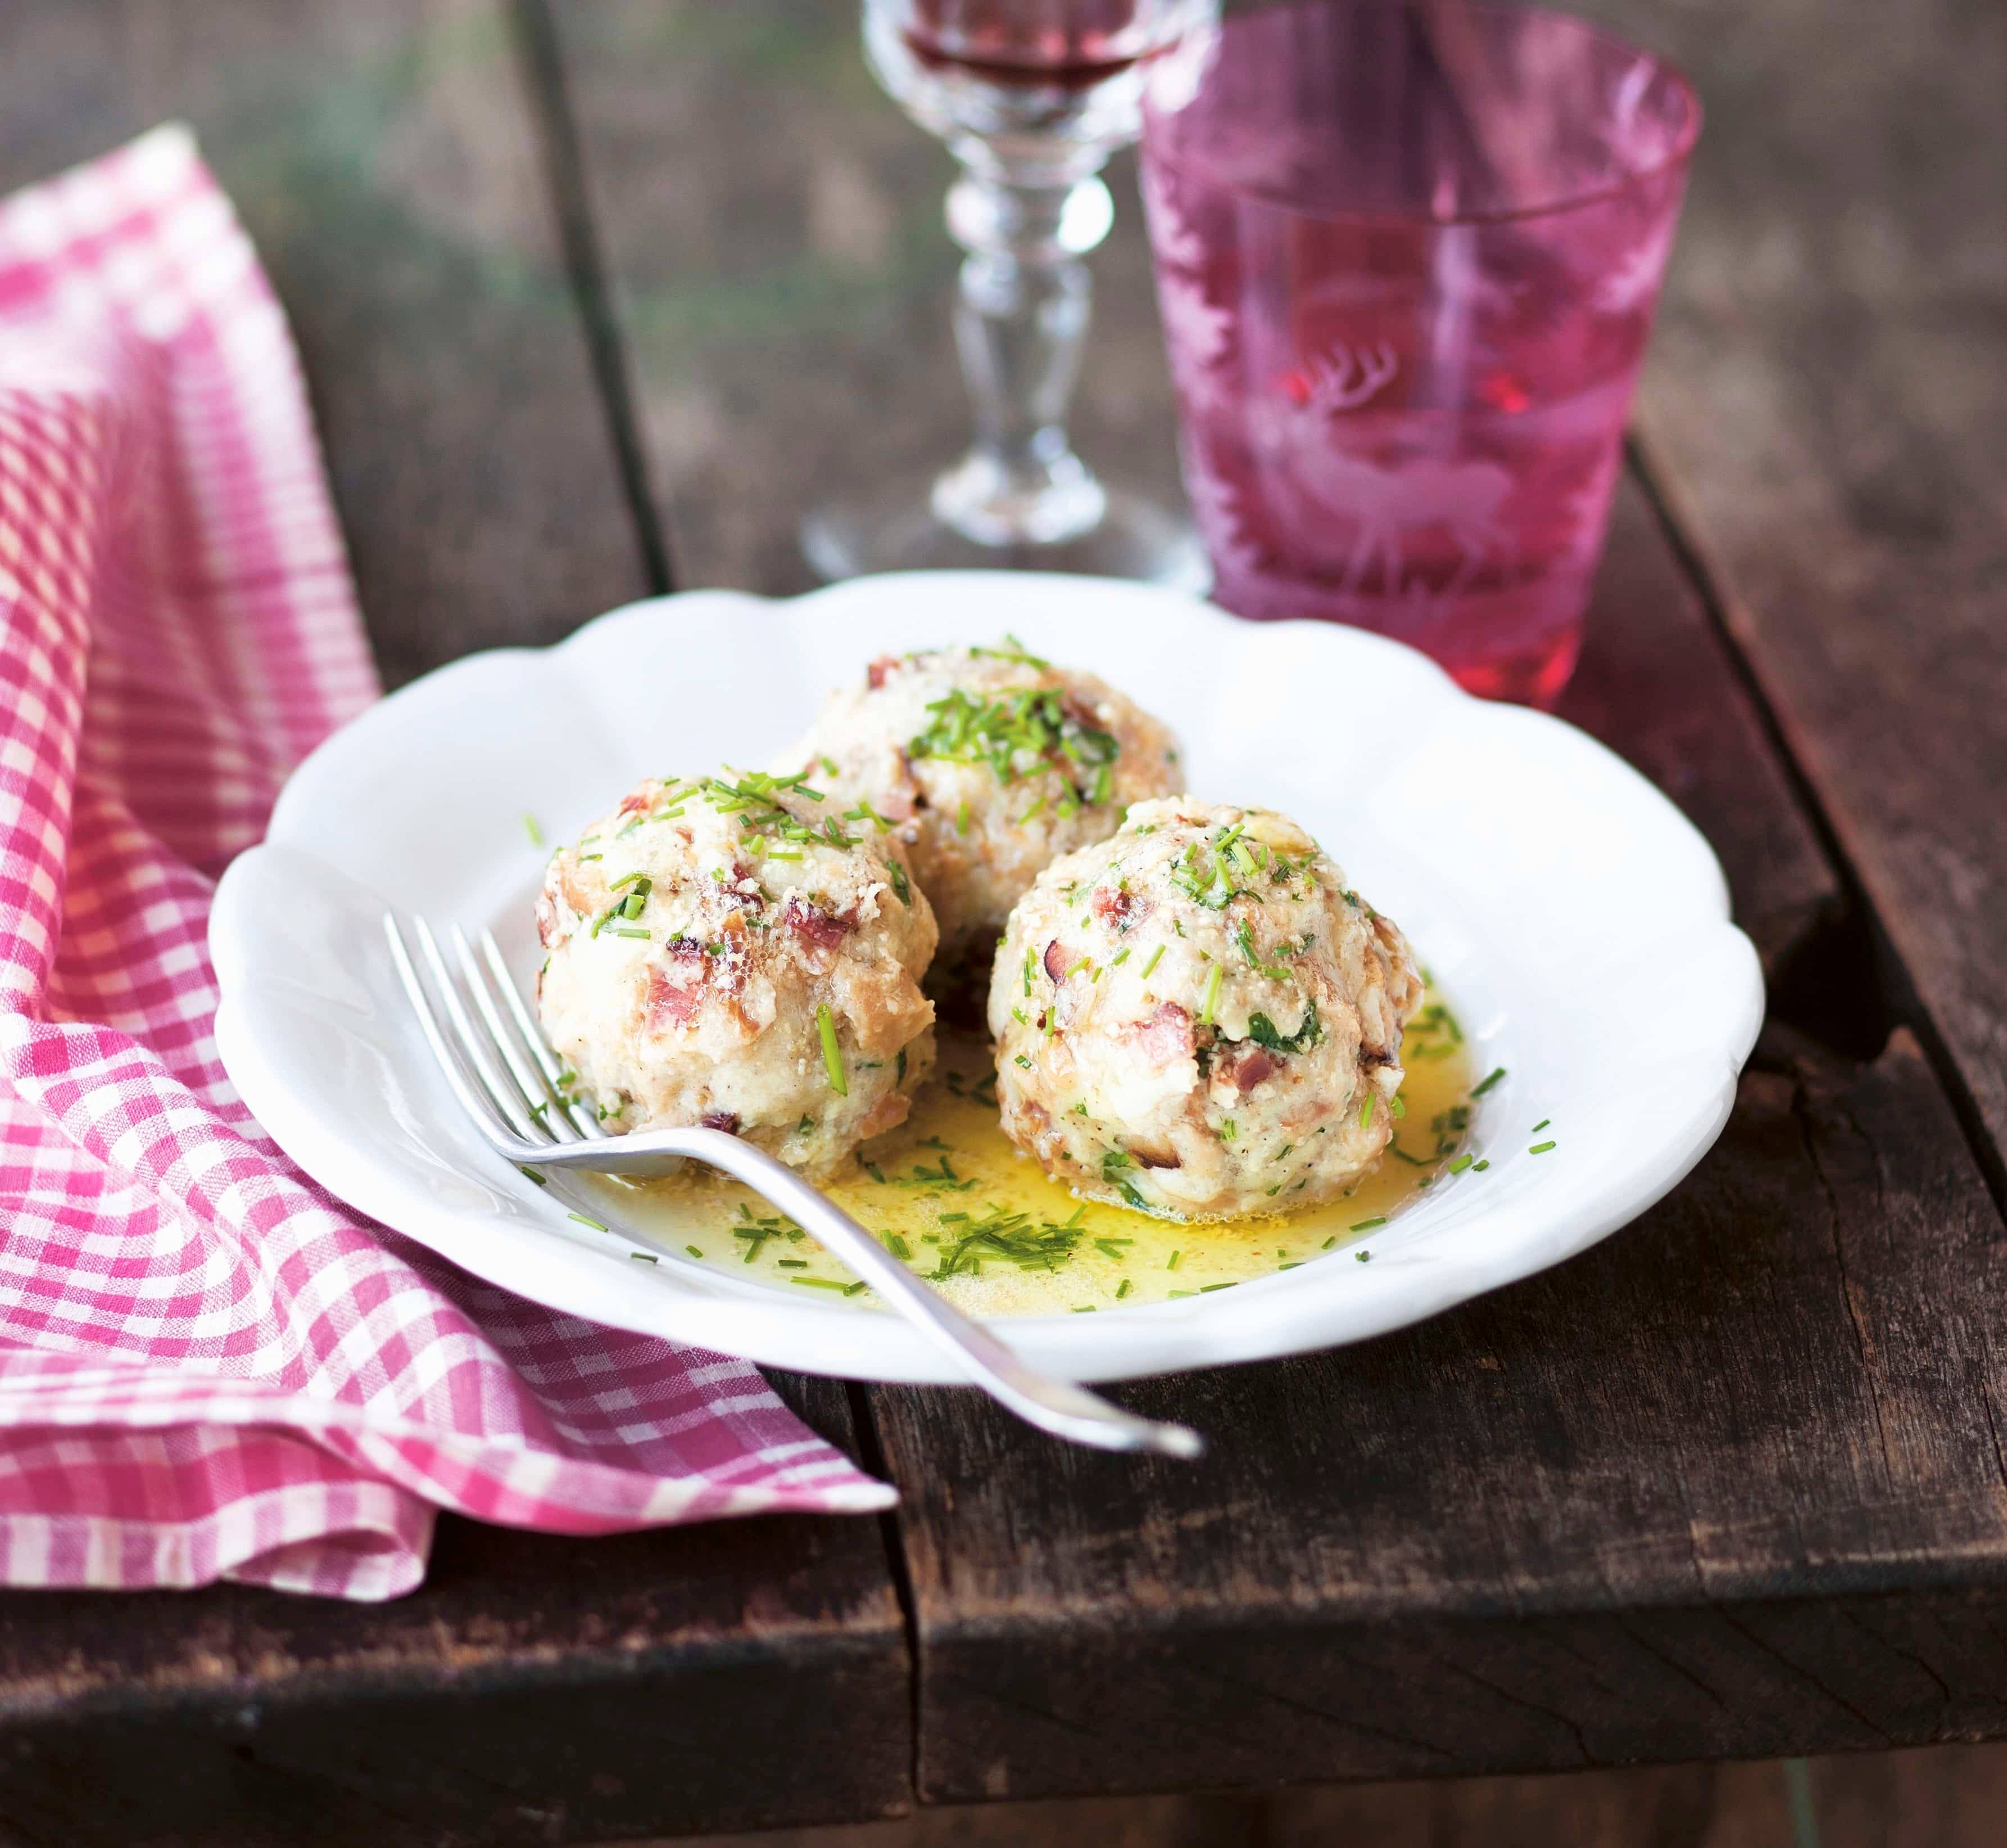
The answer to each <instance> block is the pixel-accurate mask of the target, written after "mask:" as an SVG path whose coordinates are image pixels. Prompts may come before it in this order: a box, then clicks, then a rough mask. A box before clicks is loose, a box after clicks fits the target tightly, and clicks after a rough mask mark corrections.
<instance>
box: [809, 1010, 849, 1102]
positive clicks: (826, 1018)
mask: <svg viewBox="0 0 2007 1848" xmlns="http://www.w3.org/2000/svg"><path fill="white" fill-rule="evenodd" d="M816 1031H817V1032H818V1033H819V1034H820V1035H822V1063H823V1069H824V1070H825V1071H827V1073H828V1074H829V1088H830V1089H831V1090H832V1091H834V1092H835V1093H836V1095H838V1097H848V1096H849V1095H850V1081H849V1080H848V1079H847V1078H846V1077H844V1075H843V1054H842V1053H841V1051H840V1050H839V1049H838V1046H837V1043H836V1016H835V1015H834V1014H832V1013H831V1011H830V1007H829V1003H827V1001H825V1002H824V1003H822V1005H821V1006H820V1007H818V1008H817V1010H816Z"/></svg>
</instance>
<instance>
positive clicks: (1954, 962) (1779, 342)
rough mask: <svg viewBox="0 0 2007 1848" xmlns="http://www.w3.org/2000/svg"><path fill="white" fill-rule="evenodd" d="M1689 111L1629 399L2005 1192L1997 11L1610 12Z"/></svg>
mask: <svg viewBox="0 0 2007 1848" xmlns="http://www.w3.org/2000/svg"><path fill="white" fill-rule="evenodd" d="M1612 10H1614V11H1615V12H1617V14H1618V16H1620V17H1621V18H1622V19H1624V20H1625V21H1626V22H1627V23H1628V24H1630V25H1631V26H1633V27H1634V28H1635V30H1637V31H1638V34H1640V35H1641V36H1642V37H1645V38H1646V39H1647V40H1649V41H1651V42H1653V43H1656V44H1660V45H1662V46H1663V47H1665V48H1667V49H1669V50H1670V51H1671V52H1672V53H1673V54H1674V55H1675V56H1677V58H1680V59H1681V61H1683V62H1684V63H1685V64H1686V65H1687V66H1688V69H1690V70H1691V72H1692V73H1693V74H1694V76H1695V79H1696V80H1697V82H1698V86H1699V87H1700V89H1701V90H1702V94H1703V96H1704V97H1705V100H1706V102H1707V104H1708V108H1709V122H1708V127H1707V130H1706V132H1705V136H1704V137H1703V139H1702V145H1701V149H1700V153H1699V157H1698V162H1697V164H1696V166H1695V173H1694V178H1693V184H1692V188H1691V198H1690V201H1689V203H1688V210H1687V214H1686V223H1685V225H1684V229H1683V231H1682V233H1681V242H1680V247H1679V249H1678V251H1677V255H1676V257H1675V259H1674V266H1673V270H1672V273H1671V276H1670V282H1669V286H1668V288H1667V294H1666V299H1665V303H1664V306H1663V311H1662V312H1661V315H1660V326H1659V330H1658V334H1657V337H1656V344H1655V348H1654V351H1653V359H1652V363H1651V365H1650V366H1649V369H1648V374H1647V379H1646V383H1645V397H1644V402H1645V420H1646V427H1647V430H1648V432H1649V437H1650V439H1651V443H1652V449H1653V453H1654V454H1655V455H1656V457H1658V458H1659V459H1660V463H1661V464H1662V466H1663V469H1664V471H1665V473H1666V475H1667V481H1668V485H1669V488H1670V492H1671V493H1672V495H1673V497H1674V500H1675V502H1676V503H1677V506H1679V507H1680V508H1681V510H1683V511H1684V514H1685V516H1686V517H1687V518H1688V523H1689V524H1690V525H1691V528H1692V530H1693V531H1695V534H1696V535H1697V537H1698V541H1699V544H1700V545H1701V548H1702V551H1703V552H1704V553H1705V556H1706V557H1707V558H1708V559H1709V560H1710V561H1711V563H1712V566H1713V568H1714V570H1715V572H1716V576H1717V578H1718V581H1719V583H1720V586H1721V588H1722V593H1723V604H1724V607H1725V608H1726V612H1727V617H1728V620H1729V622H1730V625H1731V626H1732V628H1733V630H1734V633H1735V636H1736V637H1737V640H1738V642H1739V643H1740V644H1741V646H1742V647H1744V649H1745V651H1747V653H1748V657H1749V658H1750V660H1751V662H1752V663H1753V664H1754V665H1755V668H1756V671H1757V672H1758V675H1759V676H1760V679H1761V680H1762V685H1763V687H1764V689H1765V692H1766V693H1767V694H1768V696H1769V700H1770V701H1771V703H1772V705H1773V706H1774V707H1775V708H1776V713H1777V714H1778V717H1779V721H1780V722H1781V724H1782V725H1783V729H1784V732H1785V733H1786V735H1787V737H1788V738H1789V739H1790V742H1791V745H1792V748H1793V750H1794V755H1796V756H1797V759H1798V760H1799V761H1800V763H1801V764H1802V765H1803V766H1804V769H1805V770H1806V771H1807V772H1808V774H1809V776H1810V777H1811V780H1812V781H1813V782H1814V783H1815V785H1816V786H1817V788H1818V792H1819V793H1820V796H1821V799H1822V802H1823V803H1824V805H1825V810H1826V813H1827V814H1828V816H1829V818H1830V820H1831V823H1832V828H1833V831H1834V832H1835V834H1836V836H1837V837H1838V838H1839V841H1840V842H1841V843H1842V845H1843V848H1844V849H1845V852H1846V853H1847V855H1848V857H1849V859H1850V861H1851V862H1852V864H1853V866H1854V868H1855V869H1856V870H1857V873H1858V874H1859V876H1860V880H1861V883H1862V885H1863V886H1864V888H1865V889H1866V890H1867V892H1868V894H1869V896H1870V897H1871V899H1872V900H1873V901H1874V905H1875V910H1876V912H1877V913H1878V917H1879V919H1880V921H1881V923H1882V927H1883V928H1884V929H1885V931H1886V933H1887V934H1888V937H1889V940H1890V941H1891V942H1892V944H1893V946H1894V947H1895V949H1896V951H1897V952H1898V953H1899V957H1900V959H1901V961H1902V964H1903V966H1904V967H1905V968H1906V970H1907V972H1908V974H1909V976H1910V979H1912V980H1913V981H1914V985H1915V988H1916V991H1917V996H1918V997H1919V999H1920V1000H1921V1007H1922V1009H1923V1010H1924V1015H1925V1017H1926V1018H1927V1021H1928V1031H1929V1032H1931V1035H1934V1036H1935V1039H1937V1040H1938V1041H1940V1042H1942V1046H1944V1048H1945V1049H1946V1051H1947V1053H1948V1055H1949V1063H1950V1065H1951V1066H1952V1067H1953V1068H1955V1070H1956V1073H1957V1074H1958V1077H1959V1081H1960V1082H1961V1083H1962V1084H1963V1087H1964V1088H1966V1090H1967V1091H1968V1092H1969V1093H1970V1097H1971V1099H1972V1100H1973V1104H1974V1106H1975V1111H1974V1114H1975V1115H1976V1116H1977V1118H1978V1119H1979V1120H1981V1121H1982V1122H1983V1123H1984V1130H1985V1134H1986V1136H1987V1137H1988V1141H1989V1143H1990V1148H1989V1150H1988V1166H1989V1168H1990V1169H1991V1173H1992V1176H1993V1179H1994V1180H1995V1185H1996V1188H1998V1187H1999V1186H2001V1185H2002V1183H2007V1165H2003V1163H2002V1158H2001V1155H2000V1151H2002V1149H2003V1148H2007V954H2002V949H2003V944H2004V943H2007V936H2003V933H2002V924H2001V919H2002V916H2003V915H2007V802H2003V801H2002V799H2001V795H2000V792H2002V789H2007V622H2002V612H2003V608H2007V601H2003V599H2007V541H2003V537H2002V535H2003V526H2002V517H2001V510H2002V506H2003V505H2007V446H2003V445H2002V443H2001V441H2000V432H2001V431H2002V428H2003V427H2007V254H2004V253H2007V240H2003V238H2002V224H2007V109H2003V108H2002V105H2001V98H2002V95H2003V93H2007V12H2002V9H2000V8H1998V6H1995V5H1990V4H1988V3H1987V0H1917V3H1916V4H1912V5H1903V6H1899V7H1887V6H1882V5H1875V4H1874V3H1873V0H1777V3H1776V4H1766V5H1763V6H1761V7H1756V8H1749V7H1745V6H1742V5H1735V4H1734V3H1733V0H1677V3H1676V4H1673V5H1664V4H1660V3H1659V0H1649V3H1645V0H1624V4H1622V5H1617V6H1616V7H1615V8H1614V9H1612Z"/></svg>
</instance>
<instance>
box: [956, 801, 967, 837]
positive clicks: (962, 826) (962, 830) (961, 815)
mask: <svg viewBox="0 0 2007 1848" xmlns="http://www.w3.org/2000/svg"><path fill="white" fill-rule="evenodd" d="M954 831H955V832H956V833H957V834H967V833H968V803H967V802H964V803H963V804H962V805H961V807H960V808H958V809H956V810H955V812H954Z"/></svg>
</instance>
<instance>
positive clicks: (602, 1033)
mask: <svg viewBox="0 0 2007 1848" xmlns="http://www.w3.org/2000/svg"><path fill="white" fill-rule="evenodd" d="M836 808H837V805H836V804H835V803H834V802H832V801H831V800H830V799H829V798H828V796H827V793H826V792H822V791H820V790H818V789H817V788H816V787H815V785H813V784H810V783H809V782H807V781H806V780H805V779H802V778H773V777H767V776H761V775H758V774H743V773H739V772H736V771H726V772H725V773H724V774H722V775H721V776H720V777H707V778H697V779H694V780H690V779H683V780H678V781H668V782H663V781H655V780H653V779H651V780H650V781H647V782H644V783H643V784H641V785H640V786H639V787H638V788H636V789H635V790H633V792H631V793H630V795H628V796H627V797H626V799H625V800H624V801H623V802H622V803H621V805H620V806H619V808H618V809H616V811H615V812H614V813H612V814H611V815H608V816H605V818H604V819H603V820H600V821H598V822H595V823H593V825H592V826H591V827H588V828H587V830H586V831H585V833H584V836H583V838H581V839H580V841H579V842H578V844H577V845H576V846H574V847H568V848H563V850H561V851H560V852H558V853H557V854H556V855H553V856H552V860H551V862H550V865H549V866H548V868H547V869H545V875H544V889H543V891H542V894H541V896H540V897H539V898H538V901H537V932H538V936H540V937H541V940H542V941H543V945H544V947H545V950H546V951H548V958H547V959H546V961H545V965H544V967H543V970H542V972H541V974H540V975H538V981H537V1005H538V1010H539V1011H540V1013H541V1016H542V1020H543V1027H544V1034H545V1038H546V1039H548V1041H549V1042H550V1045H551V1048H552V1050H553V1051H554V1052H555V1053H556V1054H557V1056H559V1058H560V1059H563V1060H565V1061H566V1063H568V1064H569V1065H570V1067H571V1068H572V1069H573V1070H574V1071H575V1072H576V1073H577V1074H578V1078H579V1082H580V1089H581V1090H582V1092H584V1095H585V1096H586V1097H587V1099H589V1100H591V1102H593V1103H594V1105H595V1106H596V1107H597V1109H598V1114H599V1116H600V1120H601V1122H602V1123H605V1126H606V1127H607V1128H608V1130H612V1131H615V1132H616V1133H619V1134H626V1133H627V1132H630V1131H632V1130H639V1129H648V1128H654V1127H667V1126H669V1125H672V1124H674V1125H690V1124H698V1123H701V1124H705V1125H707V1126H709V1127H711V1128H714V1129H723V1130H730V1131H732V1133H733V1134H736V1135H739V1136H743V1137H746V1139H747V1140H748V1141H753V1142H757V1143H758V1144H760V1146H761V1147H762V1148H766V1149H767V1150H769V1151H771V1152H772V1153H773V1154H774V1155H778V1156H779V1157H780V1159H781V1160H782V1161H784V1162H788V1164H790V1165H791V1166H793V1167H796V1168H799V1169H802V1170H803V1171H804V1172H805V1173H809V1174H811V1175H816V1176H822V1175H827V1174H828V1173H832V1172H833V1171H834V1170H835V1169H837V1168H838V1166H839V1165H840V1164H841V1163H842V1162H844V1161H845V1159H846V1158H847V1157H848V1155H850V1153H851V1151H852V1150H853V1149H854V1148H856V1146H857V1144H859V1142H860V1141H862V1140H863V1139H864V1138H865V1137H869V1136H875V1135H877V1134H880V1133H881V1132H882V1131H884V1130H888V1129H891V1128H893V1127H896V1126H897V1125H898V1124H899V1123H903V1122H904V1121H905V1119H906V1113H907V1111H908V1108H909V1100H910V1099H911V1098H912V1095H913V1093H914V1092H915V1090H916V1089H917V1088H919V1085H920V1084H922V1082H923V1081H925V1079H926V1076H927V1074H928V1073H929V1070H931V1069H932V1068H933V1059H934V1035H933V1003H932V1002H930V1001H929V1000H926V997H925V996H922V994H921V993H920V986H919V983H920V977H921V976H922V975H923V974H924V973H925V972H926V967H927V964H928V961H929V958H931V957H932V955H933V949H934V941H935V935H936V933H935V929H934V921H933V912H932V911H931V910H930V909H929V907H928V905H927V901H926V894H924V893H923V892H922V891H921V890H920V889H919V887H918V886H917V885H915V883H914V882H913V880H912V877H911V876H910V874H909V873H908V871H907V869H906V867H905V864H904V863H903V860H902V858H901V856H902V854H903V852H904V850H903V848H901V847H900V846H899V845H898V844H897V843H896V842H895V841H892V840H891V839H890V838H887V836H885V835H884V834H880V832H879V831H877V830H876V829H874V828H871V827H859V825H858V823H856V822H855V821H854V820H851V821H846V820H843V819H842V817H841V815H840V814H838V813H836V812H835V810H836Z"/></svg>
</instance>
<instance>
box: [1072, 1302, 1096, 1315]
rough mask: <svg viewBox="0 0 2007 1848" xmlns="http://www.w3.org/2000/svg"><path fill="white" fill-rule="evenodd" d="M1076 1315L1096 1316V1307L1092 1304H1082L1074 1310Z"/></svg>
mask: <svg viewBox="0 0 2007 1848" xmlns="http://www.w3.org/2000/svg"><path fill="white" fill-rule="evenodd" d="M1074 1314H1075V1315H1092V1314H1094V1305H1093V1304H1092V1303H1081V1304H1080V1305H1079V1306H1078V1307H1077V1308H1076V1309H1075V1310H1074Z"/></svg>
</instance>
